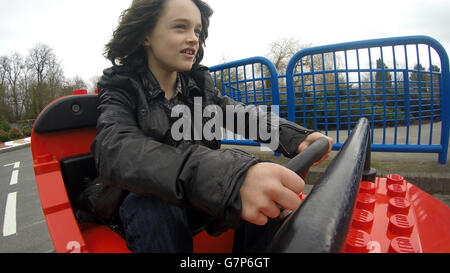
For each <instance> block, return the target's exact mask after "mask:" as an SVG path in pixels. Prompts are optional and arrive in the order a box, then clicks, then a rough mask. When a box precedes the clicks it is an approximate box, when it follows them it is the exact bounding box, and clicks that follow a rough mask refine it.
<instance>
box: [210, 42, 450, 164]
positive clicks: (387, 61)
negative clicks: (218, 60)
mask: <svg viewBox="0 0 450 273" xmlns="http://www.w3.org/2000/svg"><path fill="white" fill-rule="evenodd" d="M210 71H211V74H212V75H213V77H214V80H215V83H216V87H217V88H219V89H220V90H221V91H222V93H223V94H224V95H228V96H230V97H231V98H233V99H235V100H237V101H240V102H243V103H245V104H254V105H268V106H270V105H279V106H280V116H281V117H284V118H287V119H289V120H290V121H293V122H296V123H298V124H300V125H303V126H305V127H308V128H311V129H315V130H319V131H322V132H324V133H325V134H327V135H329V136H331V137H333V138H334V139H335V141H336V143H335V145H334V147H333V148H334V149H335V150H338V149H340V148H341V147H342V145H343V143H344V142H345V141H346V139H347V138H348V136H349V135H350V133H351V131H352V129H353V127H354V126H355V125H356V124H357V122H358V121H359V120H360V119H361V118H363V117H365V118H367V119H368V120H369V122H370V125H371V141H372V151H386V152H412V153H438V154H439V162H440V163H441V164H445V163H446V161H447V154H448V145H449V128H450V118H449V115H450V110H449V107H450V95H449V92H450V72H449V60H448V55H447V53H446V51H445V49H444V48H443V47H442V45H441V44H440V43H439V42H437V41H436V40H434V39H433V38H430V37H427V36H409V37H399V38H387V39H376V40H367V41H359V42H350V43H342V44H335V45H328V46H320V47H313V48H308V49H304V50H302V51H300V52H298V53H297V54H295V55H294V56H293V58H292V59H291V61H290V62H289V64H288V67H287V71H286V74H285V76H280V75H278V72H277V71H276V68H275V66H274V65H273V64H272V63H271V62H270V61H269V60H267V59H266V58H263V57H255V58H249V59H245V60H241V61H236V62H232V63H226V64H222V65H218V66H214V67H211V68H210ZM284 83H285V84H284ZM223 143H224V144H238V145H259V144H258V143H255V142H253V141H247V140H242V139H240V138H239V137H236V136H235V135H232V134H230V133H227V134H226V136H225V139H224V141H223Z"/></svg>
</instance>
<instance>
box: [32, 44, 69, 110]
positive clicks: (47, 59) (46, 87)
mask: <svg viewBox="0 0 450 273" xmlns="http://www.w3.org/2000/svg"><path fill="white" fill-rule="evenodd" d="M27 64H28V67H29V69H30V71H31V75H32V77H33V79H34V83H33V84H31V85H29V92H31V94H30V96H29V98H30V100H31V103H30V105H31V109H30V110H31V113H30V114H31V115H33V116H37V115H38V114H39V113H40V111H42V109H44V107H45V106H46V105H47V104H48V103H50V102H51V101H53V100H54V99H56V98H57V97H59V93H58V92H59V90H61V87H62V85H63V83H64V73H63V69H62V65H61V64H60V62H59V60H58V59H57V57H56V55H55V53H53V50H52V49H51V48H50V47H49V46H48V45H45V44H37V45H35V46H34V47H33V48H32V49H31V50H30V53H29V56H28V58H27Z"/></svg>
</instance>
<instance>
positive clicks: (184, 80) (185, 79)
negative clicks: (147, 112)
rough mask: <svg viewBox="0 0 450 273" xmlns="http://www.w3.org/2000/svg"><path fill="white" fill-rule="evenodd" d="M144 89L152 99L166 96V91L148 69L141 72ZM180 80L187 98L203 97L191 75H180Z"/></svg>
mask: <svg viewBox="0 0 450 273" xmlns="http://www.w3.org/2000/svg"><path fill="white" fill-rule="evenodd" d="M140 76H141V80H142V83H143V87H144V89H145V90H146V91H147V92H148V94H149V96H150V99H155V98H157V97H158V96H161V95H164V91H163V90H162V89H161V86H160V85H159V83H158V80H156V78H155V75H154V74H153V73H152V71H151V70H150V69H148V68H146V69H144V70H143V71H141V72H140ZM178 80H181V87H182V88H181V90H182V94H183V95H184V96H185V97H192V96H202V92H201V90H200V88H199V87H198V85H197V83H196V82H195V80H194V79H193V78H192V77H191V76H190V73H178Z"/></svg>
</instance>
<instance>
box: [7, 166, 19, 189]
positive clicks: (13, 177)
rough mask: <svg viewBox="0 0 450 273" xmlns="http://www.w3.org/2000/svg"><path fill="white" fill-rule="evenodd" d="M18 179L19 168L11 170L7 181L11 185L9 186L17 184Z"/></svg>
mask: <svg viewBox="0 0 450 273" xmlns="http://www.w3.org/2000/svg"><path fill="white" fill-rule="evenodd" d="M18 179H19V170H14V171H13V172H12V175H11V181H10V182H9V185H11V186H12V185H17V181H18Z"/></svg>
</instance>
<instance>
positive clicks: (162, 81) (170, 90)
mask: <svg viewBox="0 0 450 273" xmlns="http://www.w3.org/2000/svg"><path fill="white" fill-rule="evenodd" d="M151 71H152V73H153V75H154V76H155V78H156V80H157V81H158V83H159V86H160V87H161V89H162V90H163V91H164V93H166V98H167V99H171V98H172V97H173V96H174V95H175V84H176V81H177V72H175V71H174V72H166V71H162V70H159V69H151Z"/></svg>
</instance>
